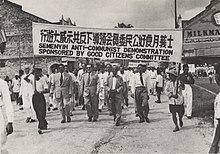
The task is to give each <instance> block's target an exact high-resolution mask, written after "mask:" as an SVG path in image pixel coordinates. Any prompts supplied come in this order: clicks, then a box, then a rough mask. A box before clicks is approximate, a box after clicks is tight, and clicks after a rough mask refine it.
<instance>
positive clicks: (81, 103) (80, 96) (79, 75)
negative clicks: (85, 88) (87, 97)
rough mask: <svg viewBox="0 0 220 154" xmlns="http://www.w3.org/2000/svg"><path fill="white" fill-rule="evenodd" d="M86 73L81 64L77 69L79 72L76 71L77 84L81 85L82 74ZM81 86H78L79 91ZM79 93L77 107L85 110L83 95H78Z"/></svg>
mask: <svg viewBox="0 0 220 154" xmlns="http://www.w3.org/2000/svg"><path fill="white" fill-rule="evenodd" d="M85 73H86V66H85V64H82V65H81V66H80V67H79V71H78V74H77V80H78V81H79V83H81V81H82V76H83V74H85ZM81 86H82V85H80V84H79V89H81V88H82V87H81ZM80 92H81V91H80V90H79V105H83V107H82V110H85V104H84V98H83V94H81V93H80Z"/></svg>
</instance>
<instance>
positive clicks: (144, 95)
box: [131, 64, 150, 123]
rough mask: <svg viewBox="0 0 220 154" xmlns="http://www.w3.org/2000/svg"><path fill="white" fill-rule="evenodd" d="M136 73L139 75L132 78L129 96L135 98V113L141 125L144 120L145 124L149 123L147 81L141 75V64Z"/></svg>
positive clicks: (142, 70)
mask: <svg viewBox="0 0 220 154" xmlns="http://www.w3.org/2000/svg"><path fill="white" fill-rule="evenodd" d="M138 71H139V73H136V74H135V75H134V78H133V80H134V81H133V83H132V88H131V91H132V94H131V96H132V97H133V98H135V102H136V107H137V113H138V116H139V118H140V121H139V122H140V123H142V122H144V120H146V122H147V123H149V122H150V120H149V118H148V113H149V104H148V99H149V96H148V83H147V82H148V79H147V78H146V76H144V75H143V73H144V67H143V66H142V65H141V64H139V65H138Z"/></svg>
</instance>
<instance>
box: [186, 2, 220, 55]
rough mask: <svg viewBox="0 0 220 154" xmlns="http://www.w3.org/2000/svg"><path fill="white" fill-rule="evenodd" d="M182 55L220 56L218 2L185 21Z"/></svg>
mask: <svg viewBox="0 0 220 154" xmlns="http://www.w3.org/2000/svg"><path fill="white" fill-rule="evenodd" d="M183 29H184V30H183V31H184V40H183V50H184V51H183V54H184V55H185V57H190V56H191V57H192V56H220V52H219V50H220V48H219V43H220V2H218V3H213V4H210V5H209V6H208V7H206V9H205V10H204V11H203V12H201V13H199V14H198V15H196V16H195V17H193V18H192V19H190V20H189V21H186V25H185V26H184V27H183Z"/></svg>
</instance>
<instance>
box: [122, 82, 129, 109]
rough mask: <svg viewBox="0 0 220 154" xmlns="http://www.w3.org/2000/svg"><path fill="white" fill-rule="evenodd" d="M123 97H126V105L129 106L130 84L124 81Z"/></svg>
mask: <svg viewBox="0 0 220 154" xmlns="http://www.w3.org/2000/svg"><path fill="white" fill-rule="evenodd" d="M123 97H124V99H125V105H126V106H128V85H127V82H124V83H123Z"/></svg>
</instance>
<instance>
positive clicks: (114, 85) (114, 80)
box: [112, 77, 117, 90]
mask: <svg viewBox="0 0 220 154" xmlns="http://www.w3.org/2000/svg"><path fill="white" fill-rule="evenodd" d="M116 80H117V78H116V77H113V82H112V90H115V89H116Z"/></svg>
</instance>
